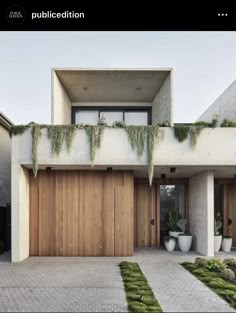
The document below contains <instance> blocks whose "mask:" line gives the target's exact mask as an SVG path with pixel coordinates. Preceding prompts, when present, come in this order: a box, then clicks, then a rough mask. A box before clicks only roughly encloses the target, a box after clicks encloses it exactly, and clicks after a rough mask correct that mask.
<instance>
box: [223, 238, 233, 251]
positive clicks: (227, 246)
mask: <svg viewBox="0 0 236 313" xmlns="http://www.w3.org/2000/svg"><path fill="white" fill-rule="evenodd" d="M231 248H232V237H224V238H223V240H222V250H223V251H224V252H230V250H231Z"/></svg>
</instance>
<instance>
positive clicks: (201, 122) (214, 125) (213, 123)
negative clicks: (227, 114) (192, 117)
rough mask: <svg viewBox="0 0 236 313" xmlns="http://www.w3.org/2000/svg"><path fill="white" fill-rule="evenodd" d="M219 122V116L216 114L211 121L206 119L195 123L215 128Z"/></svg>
mask: <svg viewBox="0 0 236 313" xmlns="http://www.w3.org/2000/svg"><path fill="white" fill-rule="evenodd" d="M218 122H219V117H218V115H214V117H213V118H212V120H211V122H206V121H198V122H195V123H194V126H202V127H209V128H215V127H217V125H218Z"/></svg>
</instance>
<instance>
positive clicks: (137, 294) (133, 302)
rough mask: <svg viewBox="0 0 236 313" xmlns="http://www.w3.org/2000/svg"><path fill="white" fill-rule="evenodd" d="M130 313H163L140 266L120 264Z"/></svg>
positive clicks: (131, 263)
mask: <svg viewBox="0 0 236 313" xmlns="http://www.w3.org/2000/svg"><path fill="white" fill-rule="evenodd" d="M119 267H120V271H121V276H122V278H123V283H124V287H125V292H126V299H127V302H128V309H129V311H130V312H162V309H161V306H160V304H159V303H158V301H157V299H156V297H155V296H154V294H153V291H152V289H151V287H150V286H149V284H148V282H147V279H146V277H145V276H144V275H143V273H142V271H141V269H140V267H139V265H138V264H137V263H133V262H127V261H124V262H121V263H120V264H119Z"/></svg>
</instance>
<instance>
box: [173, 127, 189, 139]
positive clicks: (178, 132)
mask: <svg viewBox="0 0 236 313" xmlns="http://www.w3.org/2000/svg"><path fill="white" fill-rule="evenodd" d="M174 134H175V138H176V139H178V141H179V142H182V141H184V140H185V139H186V138H187V137H188V134H189V127H188V126H180V125H179V126H174Z"/></svg>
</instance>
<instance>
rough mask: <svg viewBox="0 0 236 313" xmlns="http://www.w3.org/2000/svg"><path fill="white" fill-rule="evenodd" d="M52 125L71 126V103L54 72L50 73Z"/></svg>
mask: <svg viewBox="0 0 236 313" xmlns="http://www.w3.org/2000/svg"><path fill="white" fill-rule="evenodd" d="M51 115H52V116H51V121H52V124H71V101H70V99H69V97H68V95H67V93H66V91H65V89H64V87H63V86H62V84H61V82H60V80H59V78H58V77H57V74H56V73H55V71H52V112H51Z"/></svg>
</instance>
